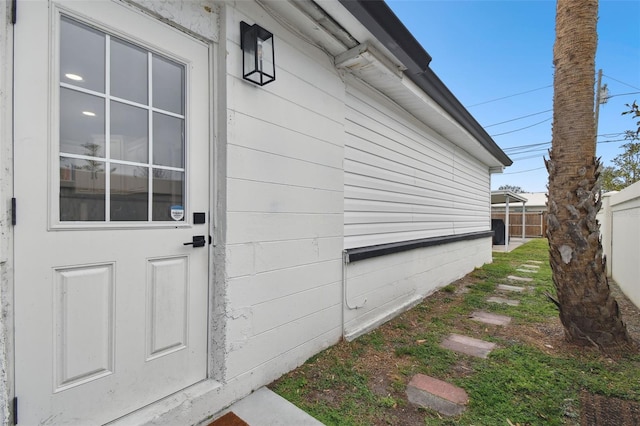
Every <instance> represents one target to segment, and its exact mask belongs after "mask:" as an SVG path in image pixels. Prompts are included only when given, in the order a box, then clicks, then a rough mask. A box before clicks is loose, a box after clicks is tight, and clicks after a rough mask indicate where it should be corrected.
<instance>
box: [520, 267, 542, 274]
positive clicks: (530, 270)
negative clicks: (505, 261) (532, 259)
mask: <svg viewBox="0 0 640 426" xmlns="http://www.w3.org/2000/svg"><path fill="white" fill-rule="evenodd" d="M516 271H518V272H524V273H527V274H537V273H538V271H537V270H533V269H522V268H518V269H516Z"/></svg>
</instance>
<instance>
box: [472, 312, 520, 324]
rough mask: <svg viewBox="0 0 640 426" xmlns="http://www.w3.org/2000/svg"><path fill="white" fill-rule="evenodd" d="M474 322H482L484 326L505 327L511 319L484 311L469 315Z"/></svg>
mask: <svg viewBox="0 0 640 426" xmlns="http://www.w3.org/2000/svg"><path fill="white" fill-rule="evenodd" d="M469 318H471V319H472V320H474V321H479V322H483V323H485V324H493V325H507V324H509V323H510V322H511V317H508V316H506V315H498V314H492V313H490V312H485V311H475V312H472V313H471V316H470V317H469Z"/></svg>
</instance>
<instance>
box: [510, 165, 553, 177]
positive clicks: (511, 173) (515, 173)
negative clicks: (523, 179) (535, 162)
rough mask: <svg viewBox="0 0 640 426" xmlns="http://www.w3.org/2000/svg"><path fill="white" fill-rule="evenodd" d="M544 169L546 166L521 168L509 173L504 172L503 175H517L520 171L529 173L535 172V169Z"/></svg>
mask: <svg viewBox="0 0 640 426" xmlns="http://www.w3.org/2000/svg"><path fill="white" fill-rule="evenodd" d="M542 169H544V166H542V167H537V168H535V169H529V170H521V171H519V172H509V173H502V174H503V175H517V174H518V173H527V172H533V171H535V170H542Z"/></svg>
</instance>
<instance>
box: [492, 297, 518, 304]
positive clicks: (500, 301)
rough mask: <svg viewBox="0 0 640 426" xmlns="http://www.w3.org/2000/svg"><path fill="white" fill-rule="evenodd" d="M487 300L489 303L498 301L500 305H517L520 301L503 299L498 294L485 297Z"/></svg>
mask: <svg viewBox="0 0 640 426" xmlns="http://www.w3.org/2000/svg"><path fill="white" fill-rule="evenodd" d="M487 302H489V303H499V304H501V305H509V306H518V305H520V301H519V300H511V299H505V298H504V297H499V296H491V297H489V298H487Z"/></svg>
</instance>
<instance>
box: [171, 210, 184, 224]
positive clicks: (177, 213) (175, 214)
mask: <svg viewBox="0 0 640 426" xmlns="http://www.w3.org/2000/svg"><path fill="white" fill-rule="evenodd" d="M183 218H184V207H182V206H171V219H173V220H175V221H179V220H182V219H183Z"/></svg>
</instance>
